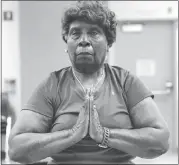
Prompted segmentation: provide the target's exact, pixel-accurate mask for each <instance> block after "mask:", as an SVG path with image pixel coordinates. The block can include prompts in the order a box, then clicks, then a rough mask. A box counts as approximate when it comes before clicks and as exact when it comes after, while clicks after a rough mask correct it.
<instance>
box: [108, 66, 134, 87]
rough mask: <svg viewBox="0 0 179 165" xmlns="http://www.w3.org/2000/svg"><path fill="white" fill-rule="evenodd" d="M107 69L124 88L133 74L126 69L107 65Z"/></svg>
mask: <svg viewBox="0 0 179 165" xmlns="http://www.w3.org/2000/svg"><path fill="white" fill-rule="evenodd" d="M106 67H107V68H108V70H109V72H110V77H111V78H112V79H113V80H115V81H118V83H120V84H121V85H122V86H124V84H125V81H126V79H127V78H128V76H130V75H131V73H130V72H129V71H128V70H127V69H124V68H122V67H119V66H115V65H109V64H106Z"/></svg>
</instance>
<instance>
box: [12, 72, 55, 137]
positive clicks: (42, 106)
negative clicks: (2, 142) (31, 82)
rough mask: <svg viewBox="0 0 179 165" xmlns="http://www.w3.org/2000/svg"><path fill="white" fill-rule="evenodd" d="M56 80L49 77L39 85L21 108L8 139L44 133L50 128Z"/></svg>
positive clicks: (53, 77) (51, 76) (52, 76)
mask: <svg viewBox="0 0 179 165" xmlns="http://www.w3.org/2000/svg"><path fill="white" fill-rule="evenodd" d="M56 96H57V80H56V79H55V76H54V75H50V76H49V77H48V78H47V79H45V80H44V81H43V82H42V83H40V84H39V85H38V86H37V88H36V89H35V90H34V92H33V93H32V95H31V96H30V98H29V100H28V101H27V103H26V104H25V105H24V106H23V108H22V110H21V112H20V113H19V115H18V118H17V120H16V122H15V125H14V127H13V128H12V131H11V135H10V139H11V138H12V137H14V136H15V135H17V134H22V133H27V132H28V133H37V132H38V133H45V132H48V131H49V130H50V128H51V124H52V122H53V116H54V111H55V108H56V101H55V100H56Z"/></svg>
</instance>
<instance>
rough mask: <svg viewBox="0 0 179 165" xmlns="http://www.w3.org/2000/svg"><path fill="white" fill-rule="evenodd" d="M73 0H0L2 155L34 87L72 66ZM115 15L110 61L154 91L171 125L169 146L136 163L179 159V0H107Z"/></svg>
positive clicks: (139, 159)
mask: <svg viewBox="0 0 179 165" xmlns="http://www.w3.org/2000/svg"><path fill="white" fill-rule="evenodd" d="M70 3H74V2H73V1H51V2H50V1H2V12H1V14H2V59H1V60H2V61H1V64H2V67H0V69H2V72H1V73H2V81H1V82H0V83H1V85H2V89H1V98H2V99H1V109H2V110H1V141H2V143H1V160H2V162H3V163H11V162H12V161H11V160H10V159H9V157H8V155H7V150H8V144H7V139H8V136H9V132H10V130H11V128H12V126H13V124H14V122H15V120H16V117H17V116H18V113H19V112H20V110H21V107H22V105H24V104H25V103H26V101H27V99H28V98H29V96H30V95H31V93H32V91H33V90H34V88H35V87H36V86H37V84H39V83H40V82H41V81H42V80H43V79H44V78H45V77H46V76H47V75H48V74H49V73H50V72H52V71H54V70H59V69H61V68H63V67H66V66H69V65H70V61H69V58H68V55H67V54H66V53H65V51H64V50H65V48H66V45H65V43H64V42H63V40H62V37H61V16H62V13H63V11H64V9H65V8H66V7H67V6H68V5H69V4H70ZM105 4H106V5H107V6H109V7H110V8H111V10H113V11H114V12H115V13H116V15H117V20H118V27H117V40H116V43H115V44H114V45H113V47H112V48H111V49H110V54H109V57H108V59H107V60H108V63H109V64H110V65H117V66H120V67H123V68H125V69H127V70H130V71H131V72H132V73H133V74H135V75H137V76H138V77H139V78H140V79H141V80H142V81H143V82H144V83H145V84H146V85H148V87H149V88H150V89H151V91H153V93H154V94H155V101H156V103H157V105H158V106H159V108H160V110H161V113H162V115H163V116H164V118H165V120H166V122H167V123H168V126H169V129H170V134H171V136H170V150H169V151H168V152H167V153H166V154H164V155H162V156H161V157H159V158H156V159H152V160H146V159H141V158H136V159H135V162H136V163H137V164H139V163H141V164H145V163H146V164H158V163H159V164H160V163H161V164H163V163H165V164H178V101H177V100H178V1H105Z"/></svg>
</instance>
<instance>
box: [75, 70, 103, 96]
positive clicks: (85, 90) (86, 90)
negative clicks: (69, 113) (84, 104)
mask: <svg viewBox="0 0 179 165" xmlns="http://www.w3.org/2000/svg"><path fill="white" fill-rule="evenodd" d="M72 72H73V75H74V77H75V78H76V80H77V81H78V82H79V84H80V85H81V87H82V89H83V91H84V92H85V93H86V94H87V95H88V96H89V93H90V92H92V93H93V92H94V91H95V89H96V87H97V85H98V84H99V83H100V82H101V81H102V80H103V78H104V69H102V73H101V75H100V78H98V80H97V83H96V84H95V85H94V84H93V85H92V87H91V88H87V89H85V87H84V86H83V85H82V83H81V81H80V80H79V79H78V77H77V76H76V74H75V72H74V71H73V69H72Z"/></svg>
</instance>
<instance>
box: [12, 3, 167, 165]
mask: <svg viewBox="0 0 179 165" xmlns="http://www.w3.org/2000/svg"><path fill="white" fill-rule="evenodd" d="M116 25H117V24H116V20H115V14H114V13H113V12H112V11H110V10H109V9H108V8H107V7H105V6H104V5H103V4H102V3H100V2H98V1H84V2H83V1H79V2H77V3H76V4H75V6H72V7H70V8H69V9H67V10H66V12H65V13H64V17H63V20H62V30H63V33H62V36H63V39H64V41H65V42H66V44H67V51H66V52H67V53H68V55H69V58H70V60H71V63H72V66H69V67H66V68H63V69H61V70H59V71H54V72H52V73H51V74H50V75H49V77H48V78H47V79H46V80H44V81H43V82H42V83H41V84H40V85H39V86H38V87H37V88H36V90H35V91H34V93H33V94H32V96H31V97H30V99H29V101H28V102H27V104H26V105H25V106H24V107H23V109H22V111H21V112H20V114H19V117H18V119H17V121H16V124H15V126H14V128H13V130H12V132H11V135H10V138H9V148H10V149H9V156H10V158H11V159H12V160H14V161H16V162H21V163H33V162H37V161H39V160H42V159H44V158H47V157H51V158H52V160H53V161H52V162H53V163H57V164H58V163H78V164H80V163H95V164H97V163H116V164H120V163H122V164H124V163H132V162H131V160H132V159H134V158H135V157H141V158H147V159H152V158H155V157H158V156H160V155H162V154H164V153H165V152H166V151H167V150H168V148H169V145H168V139H169V131H168V128H167V125H166V123H165V121H164V119H163V117H162V115H161V114H160V111H159V110H158V108H157V106H156V104H155V102H154V101H153V95H152V93H151V92H150V91H149V89H148V88H147V87H146V86H145V85H144V84H143V83H142V82H141V81H140V80H139V79H138V78H137V77H136V76H134V75H132V74H131V73H130V72H129V71H127V70H125V69H123V68H120V67H118V66H110V65H109V64H107V63H105V59H106V56H107V54H108V51H109V48H110V47H111V46H112V44H113V42H114V41H115V39H116ZM52 162H51V163H52Z"/></svg>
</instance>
